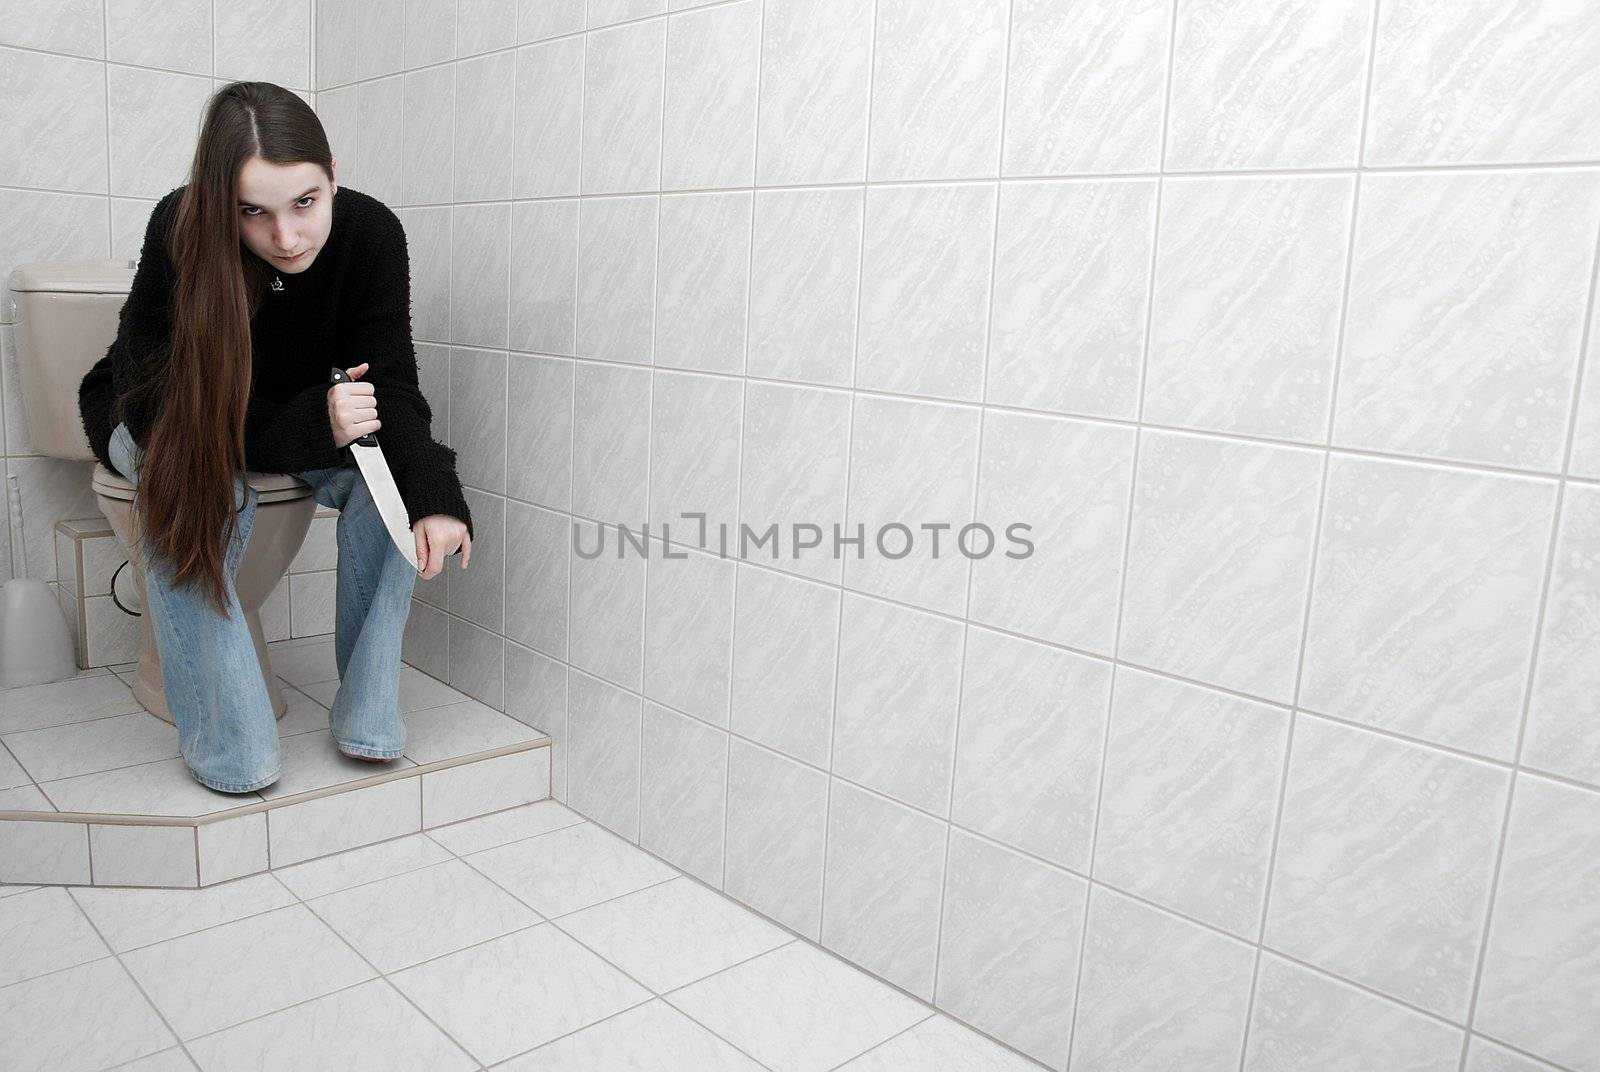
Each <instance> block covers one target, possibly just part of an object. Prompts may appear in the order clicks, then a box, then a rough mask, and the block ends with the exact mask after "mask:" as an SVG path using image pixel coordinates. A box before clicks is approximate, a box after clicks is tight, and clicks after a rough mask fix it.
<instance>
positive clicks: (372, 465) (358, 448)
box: [328, 368, 422, 573]
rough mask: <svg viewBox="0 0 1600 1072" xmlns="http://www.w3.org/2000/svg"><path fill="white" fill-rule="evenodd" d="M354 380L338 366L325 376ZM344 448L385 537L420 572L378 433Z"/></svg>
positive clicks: (335, 380) (403, 507)
mask: <svg viewBox="0 0 1600 1072" xmlns="http://www.w3.org/2000/svg"><path fill="white" fill-rule="evenodd" d="M354 382H355V381H354V380H352V379H351V378H350V374H349V373H347V372H345V370H344V369H342V368H334V369H333V371H332V372H331V373H330V374H329V376H328V383H329V384H330V385H331V384H336V383H354ZM380 419H381V418H380ZM345 449H346V450H348V451H349V452H350V455H351V457H353V458H355V461H356V465H358V466H359V467H360V468H361V475H362V476H363V477H364V478H365V479H366V481H367V491H369V492H371V494H372V501H373V502H374V503H376V504H377V506H378V515H379V516H380V517H382V518H383V527H384V528H386V529H388V530H389V538H390V539H392V540H393V541H394V545H395V546H396V547H398V548H400V553H401V554H403V555H405V556H406V561H407V562H409V563H411V568H412V569H414V570H416V571H417V572H418V573H421V572H422V566H421V565H419V564H418V562H417V538H416V536H415V535H414V534H413V533H412V531H411V521H410V515H409V514H407V513H406V504H405V501H404V500H403V499H401V498H400V489H399V488H398V487H397V486H396V485H395V482H394V474H393V473H391V472H390V471H389V462H388V459H386V458H385V457H384V456H383V448H382V447H380V446H378V434H377V433H376V432H368V433H367V434H366V435H364V436H361V437H359V438H357V439H353V440H351V441H350V442H349V443H348V444H346V445H345Z"/></svg>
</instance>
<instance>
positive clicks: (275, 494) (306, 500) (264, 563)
mask: <svg viewBox="0 0 1600 1072" xmlns="http://www.w3.org/2000/svg"><path fill="white" fill-rule="evenodd" d="M245 479H246V481H247V482H248V483H249V484H250V486H251V487H253V488H255V489H256V494H257V496H258V500H257V504H256V516H255V523H254V524H253V525H252V526H251V529H250V542H249V543H247V544H246V545H245V550H244V557H243V558H242V559H241V560H240V562H239V573H238V576H237V577H236V578H235V579H234V589H235V591H236V592H237V593H238V596H239V606H240V608H241V609H242V610H243V611H244V617H245V621H246V622H247V623H248V624H249V626H250V636H251V637H252V638H253V639H254V640H255V644H256V655H257V657H258V658H259V659H260V661H261V678H262V681H263V683H264V684H265V685H266V687H267V696H268V697H270V698H271V700H272V713H273V715H274V716H275V717H277V718H282V717H283V714H284V712H285V711H286V710H287V709H288V702H287V701H286V700H285V699H284V697H283V690H282V689H280V688H279V687H278V675H277V674H275V673H274V672H273V670H272V659H271V656H270V655H269V654H268V651H267V642H266V637H265V635H264V634H263V633H262V631H261V617H260V611H261V604H263V603H264V602H266V600H267V597H268V596H270V595H271V594H272V590H273V589H274V588H275V587H277V584H278V581H279V580H280V579H282V577H283V575H284V572H285V571H286V570H288V568H289V563H290V562H292V561H293V560H294V556H295V554H296V553H297V552H298V551H299V550H300V545H301V544H302V543H304V542H305V538H306V532H307V531H308V530H309V529H310V528H311V518H312V516H313V515H314V514H315V513H316V512H317V500H316V496H315V493H314V492H313V490H312V488H311V485H309V484H307V483H306V482H305V481H303V480H301V479H300V478H298V477H295V476H290V475H288V474H278V473H253V472H248V473H246V474H245ZM93 485H94V494H95V499H96V501H97V502H98V503H99V505H100V511H101V513H103V514H105V516H106V520H107V521H108V522H110V524H111V531H112V532H114V533H115V534H116V537H117V539H118V540H119V541H120V542H121V544H122V546H123V549H124V550H125V551H127V552H128V566H129V569H131V570H132V571H133V577H134V584H135V585H136V586H137V591H138V593H139V606H140V608H141V611H143V610H144V608H147V607H148V606H149V605H150V604H149V601H148V600H147V599H146V598H145V590H144V561H143V556H142V555H138V554H134V553H133V552H132V550H131V549H132V547H133V532H134V519H133V497H134V492H135V490H136V489H135V487H134V485H133V484H132V483H130V482H129V481H128V480H127V478H126V477H124V476H123V475H122V474H121V473H119V472H117V471H116V470H114V469H108V468H106V466H105V465H103V464H101V463H99V462H96V463H95V466H94V476H93ZM133 695H134V697H135V698H136V699H137V700H138V701H139V702H140V703H141V704H143V705H144V707H145V710H147V711H149V712H150V713H151V714H153V715H155V716H156V717H157V718H161V719H165V720H166V721H168V722H171V721H172V720H173V719H172V710H171V708H169V707H168V706H167V700H166V688H165V686H164V684H163V682H162V678H161V651H160V648H159V646H158V644H157V642H156V634H155V627H154V625H153V624H152V623H151V621H150V615H149V613H148V612H145V613H144V617H143V618H142V619H141V620H140V622H139V668H138V670H137V671H136V672H135V674H134V683H133Z"/></svg>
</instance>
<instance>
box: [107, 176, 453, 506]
mask: <svg viewBox="0 0 1600 1072" xmlns="http://www.w3.org/2000/svg"><path fill="white" fill-rule="evenodd" d="M183 189H184V188H183V187H181V186H180V187H178V189H176V190H173V191H172V192H171V193H169V194H167V195H166V196H165V197H163V198H162V199H161V200H160V201H159V202H157V204H156V207H155V208H154V209H153V210H151V213H150V222H149V224H148V226H147V227H146V230H145V237H144V248H143V250H142V251H141V253H140V257H139V266H138V269H137V270H136V271H135V272H134V276H133V284H132V286H131V287H130V289H129V292H128V299H127V301H126V302H124V303H123V306H122V312H121V317H120V321H119V324H118V328H117V338H116V341H115V342H113V343H112V344H111V346H110V348H109V349H108V350H107V351H106V355H105V357H103V358H101V359H100V361H98V362H97V363H96V364H95V366H94V367H93V368H92V369H90V370H89V372H88V374H87V375H86V376H85V377H84V378H83V382H82V384H81V385H80V386H79V388H78V408H79V415H80V416H81V417H82V420H83V427H84V431H85V432H86V433H87V434H88V437H89V443H90V445H91V446H92V447H93V449H94V453H95V457H96V458H98V459H99V460H100V462H101V464H103V465H105V466H106V467H107V468H108V469H111V470H112V471H113V472H115V471H116V470H115V467H114V466H113V465H112V464H111V457H110V444H111V433H112V431H113V429H114V428H115V427H116V423H115V421H113V419H112V408H111V407H112V402H113V401H114V400H115V399H116V398H117V397H118V396H120V395H122V394H123V393H124V392H125V391H126V390H127V389H128V385H130V384H133V383H136V382H139V381H141V380H143V379H145V378H146V377H148V376H150V375H151V373H152V372H153V371H155V370H154V368H153V366H154V363H155V362H156V361H157V360H159V357H160V355H161V354H163V353H165V343H166V342H167V341H168V339H169V333H170V323H171V320H170V317H171V311H170V306H169V303H170V300H171V296H172V291H173V288H174V286H175V285H176V282H177V274H176V271H175V269H174V267H173V263H172V259H171V256H170V254H169V252H168V249H167V244H166V234H167V230H168V228H169V227H170V226H171V221H172V218H173V215H174V214H175V213H176V210H177V204H178V198H179V196H180V195H181V193H182V192H183ZM240 256H243V257H254V256H255V254H254V253H253V252H251V251H250V250H248V249H247V248H245V247H244V246H243V244H241V245H240ZM276 276H277V279H278V280H279V281H281V283H282V289H281V290H279V289H277V283H274V284H273V286H272V288H271V289H269V290H268V292H267V293H266V294H265V295H263V297H262V299H261V305H260V307H259V308H258V310H257V312H256V315H255V317H254V319H252V321H251V323H250V340H251V350H252V373H251V375H252V384H251V392H250V401H249V408H248V410H247V412H246V416H245V464H246V466H247V467H248V468H249V469H251V470H252V471H255V472H259V473H295V472H299V471H300V470H302V469H323V468H332V467H335V466H351V465H355V460H354V456H353V455H352V454H351V453H350V448H349V447H348V446H346V447H343V448H340V447H335V446H334V443H333V427H332V425H331V424H330V422H329V420H328V401H327V398H328V388H329V387H330V386H331V385H330V384H329V383H328V370H329V369H331V368H333V367H334V366H337V367H339V368H354V367H355V366H356V365H359V364H361V363H362V362H363V361H366V362H370V363H371V367H370V368H368V370H367V371H366V372H365V373H364V374H363V375H362V377H361V379H360V380H358V381H357V382H358V383H370V384H372V385H373V386H374V388H375V392H374V397H375V399H376V401H377V406H378V420H380V421H382V422H383V427H382V428H380V429H378V431H377V433H376V434H377V437H378V443H379V445H380V446H382V447H383V456H384V459H385V460H386V461H387V462H388V463H389V468H390V470H391V471H392V472H393V473H394V479H395V485H396V486H397V487H398V488H399V490H400V498H401V499H402V500H404V502H405V505H406V512H407V514H408V515H409V520H410V522H411V523H412V524H416V522H417V520H418V519H420V518H423V517H427V516H428V515H429V514H448V515H449V516H451V517H455V518H458V519H460V520H461V521H463V522H464V523H465V524H466V526H467V532H468V533H469V534H471V532H472V515H471V514H470V513H469V512H468V510H467V503H466V499H465V497H464V496H463V495H462V493H461V481H460V479H459V478H458V477H457V476H456V471H455V451H454V450H452V449H450V448H449V447H447V446H444V445H443V444H441V443H438V442H436V441H435V440H434V439H433V437H432V435H431V434H430V431H429V425H430V423H431V421H432V419H433V412H432V410H431V409H430V408H429V406H428V401H427V399H425V398H424V397H423V396H422V391H421V390H420V388H419V387H418V385H417V357H416V353H415V351H414V350H413V348H412V342H411V268H410V260H409V257H408V255H407V252H406V236H405V231H404V229H403V228H402V227H401V225H400V219H399V217H398V216H396V215H395V214H394V212H393V211H392V210H391V209H390V208H389V207H388V206H387V205H385V204H384V203H383V202H381V201H379V200H378V199H377V198H375V197H372V196H371V195H370V194H364V193H361V192H360V191H359V190H352V189H351V188H350V187H348V186H341V187H339V189H338V191H337V192H336V193H335V194H334V200H333V223H332V226H331V228H330V230H329V233H328V240H327V242H326V243H325V244H324V245H323V247H322V249H321V250H320V251H319V252H318V253H317V257H316V259H315V260H314V261H312V262H311V266H310V267H309V268H307V269H306V270H305V271H303V272H300V273H298V274H295V273H288V272H279V273H276ZM124 405H125V406H126V407H127V416H126V421H127V424H128V430H129V431H130V432H131V433H133V438H134V441H135V442H137V443H139V444H140V445H141V446H143V445H144V444H145V443H146V441H147V440H146V436H147V434H148V432H149V429H150V425H151V423H152V420H153V417H154V414H153V413H151V412H150V407H149V406H147V405H141V404H138V403H137V402H136V401H135V399H133V398H129V399H126V400H124Z"/></svg>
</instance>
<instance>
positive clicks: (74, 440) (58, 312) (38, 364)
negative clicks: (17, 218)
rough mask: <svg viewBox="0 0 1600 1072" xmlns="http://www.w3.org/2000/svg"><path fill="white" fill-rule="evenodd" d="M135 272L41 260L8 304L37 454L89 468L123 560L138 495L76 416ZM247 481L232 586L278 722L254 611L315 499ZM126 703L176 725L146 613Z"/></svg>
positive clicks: (304, 527) (290, 481) (299, 486)
mask: <svg viewBox="0 0 1600 1072" xmlns="http://www.w3.org/2000/svg"><path fill="white" fill-rule="evenodd" d="M133 273H134V265H133V263H132V262H130V261H123V260H82V261H41V262H37V263H34V264H25V265H22V266H21V267H19V268H17V269H15V270H14V271H13V272H12V273H11V277H10V279H9V281H8V291H9V292H8V293H7V295H6V300H7V301H8V302H9V303H10V313H11V317H10V319H11V320H12V321H13V326H14V331H15V338H16V343H17V370H18V374H19V375H20V377H21V380H22V401H23V411H24V413H26V415H27V419H28V432H29V436H30V438H31V439H32V440H33V446H34V450H35V451H36V452H37V453H39V454H42V455H44V456H46V457H50V458H62V459H66V460H68V461H90V462H93V463H94V465H93V475H92V479H91V483H92V485H93V487H94V494H95V500H96V502H97V503H98V505H99V507H100V511H101V513H103V514H104V515H105V517H106V520H107V522H109V523H110V525H111V530H112V532H114V533H115V534H116V537H117V539H118V541H120V542H121V544H122V546H123V549H124V551H125V552H126V551H127V549H128V548H130V547H132V545H133V544H132V535H133V520H134V519H133V498H134V491H135V487H134V485H133V484H132V483H130V482H129V481H128V480H127V479H126V478H125V477H123V476H122V474H121V473H118V472H117V471H116V470H114V469H108V468H106V466H104V465H102V464H101V463H100V462H99V461H98V460H97V459H96V458H95V455H94V451H93V450H92V449H90V447H89V440H88V437H87V436H85V435H84V431H83V420H82V418H81V417H80V416H79V413H78V386H79V384H81V383H82V382H83V377H84V375H85V374H86V373H87V372H88V371H89V369H90V368H91V367H92V366H93V365H94V364H95V362H97V361H99V360H100V358H102V357H103V356H105V353H106V350H107V349H108V348H109V347H110V346H111V344H112V342H113V341H115V339H116V337H117V321H118V314H119V313H120V312H121V309H122V304H123V302H124V301H126V300H127V297H128V289H129V287H130V286H131V285H132V283H133ZM244 476H245V480H246V481H247V482H248V483H249V484H250V486H251V487H253V488H255V490H256V493H257V495H258V497H259V498H258V503H257V507H256V517H255V524H254V526H253V527H252V528H251V532H250V542H249V544H248V545H246V547H245V553H244V558H243V560H242V561H241V562H240V564H239V573H238V576H237V577H236V578H235V584H234V587H235V590H236V591H237V592H238V595H239V604H240V607H241V608H242V609H243V611H244V616H245V620H246V621H247V622H248V623H249V626H250V635H251V636H252V637H253V638H254V639H255V644H256V655H257V656H258V657H259V659H260V661H261V675H262V681H263V682H264V683H265V684H266V687H267V695H268V696H269V697H271V699H272V710H273V713H274V714H275V715H276V716H277V717H278V718H282V717H283V714H284V712H285V710H287V707H288V703H287V701H286V700H285V699H284V696H283V691H282V689H281V688H280V687H279V685H278V677H277V675H276V674H275V673H274V672H273V670H272V659H271V657H270V654H269V653H268V651H267V643H266V638H265V636H264V635H263V633H262V631H261V619H260V610H261V605H262V603H264V602H265V601H266V599H267V597H268V596H269V595H271V594H272V590H273V589H274V588H275V587H277V584H278V581H279V580H280V579H282V577H283V574H284V572H285V571H286V570H287V569H288V568H289V563H290V562H292V561H293V560H294V556H295V554H296V553H297V552H298V551H299V550H300V545H301V544H302V543H303V542H304V541H305V538H306V532H307V531H308V530H309V529H310V528H311V518H312V516H313V515H314V514H315V513H316V510H317V500H316V497H315V494H314V492H313V491H312V488H311V485H309V484H307V483H306V482H305V481H303V480H301V479H299V478H298V477H295V476H290V475H288V474H276V473H256V472H247V473H245V474H244ZM128 568H129V570H130V571H131V572H132V574H133V578H134V585H135V588H136V590H137V592H138V593H139V606H140V608H141V609H142V608H144V607H146V606H148V603H147V601H146V599H145V589H144V566H143V562H142V561H141V556H139V555H132V554H130V555H129V567H128ZM133 694H134V697H135V698H136V699H138V701H139V702H140V703H141V704H143V705H144V708H145V710H147V711H149V712H150V713H151V714H152V715H155V716H156V717H157V718H161V719H164V720H165V721H167V722H171V721H172V720H173V719H172V711H171V709H170V708H169V707H168V706H167V701H166V690H165V688H164V686H163V685H162V680H161V652H160V650H159V649H158V647H157V644H156V635H155V629H154V627H153V626H152V625H151V622H150V617H149V615H148V614H146V615H145V616H144V617H143V618H142V619H141V621H140V624H139V667H138V670H137V671H136V673H135V676H134V684H133Z"/></svg>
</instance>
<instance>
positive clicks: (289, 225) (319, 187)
mask: <svg viewBox="0 0 1600 1072" xmlns="http://www.w3.org/2000/svg"><path fill="white" fill-rule="evenodd" d="M333 173H334V176H335V177H336V178H337V176H338V174H339V165H338V161H334V164H333ZM338 188H339V185H338V183H337V182H330V181H329V180H328V176H327V175H326V174H324V173H323V171H322V168H320V167H318V166H317V165H316V164H313V163H311V162H309V161H305V162H302V163H299V164H269V163H267V162H266V161H265V160H263V159H261V158H260V157H259V156H252V157H251V158H250V159H249V160H247V161H245V163H244V166H243V167H241V168H240V169H239V182H238V189H239V204H238V206H237V208H238V212H239V235H240V237H242V238H243V239H244V244H245V245H246V246H248V247H249V248H250V252H252V253H254V254H255V255H256V256H258V257H260V258H261V259H262V260H264V261H266V262H267V264H269V265H271V266H272V267H273V268H276V269H277V270H278V271H280V272H290V273H299V272H303V271H305V270H306V269H307V268H309V267H311V262H312V261H314V260H316V259H317V254H318V253H319V252H320V251H321V250H322V246H323V243H325V242H327V240H328V232H329V231H330V230H331V229H332V228H333V195H334V192H335V191H336V190H338Z"/></svg>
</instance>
